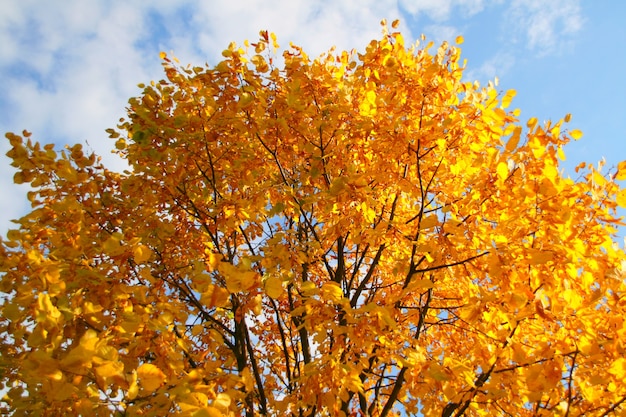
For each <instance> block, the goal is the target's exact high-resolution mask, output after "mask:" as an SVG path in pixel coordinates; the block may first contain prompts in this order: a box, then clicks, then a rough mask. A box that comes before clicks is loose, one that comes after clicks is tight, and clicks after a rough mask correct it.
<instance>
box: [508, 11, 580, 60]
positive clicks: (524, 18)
mask: <svg viewBox="0 0 626 417" xmlns="http://www.w3.org/2000/svg"><path fill="white" fill-rule="evenodd" d="M508 22H509V24H510V26H509V27H510V28H512V32H511V36H512V37H513V40H518V38H519V37H521V38H522V39H523V41H524V42H525V44H526V47H527V48H528V49H529V50H532V51H534V52H535V53H537V54H539V55H545V54H549V53H554V52H559V51H560V50H561V49H562V48H564V47H566V45H567V43H568V42H569V40H570V38H571V36H572V35H573V34H575V33H577V32H578V31H579V30H580V29H581V28H582V26H583V17H582V15H581V8H580V2H579V1H578V0H551V1H543V0H516V1H515V2H513V3H512V5H511V7H510V9H509V12H508Z"/></svg>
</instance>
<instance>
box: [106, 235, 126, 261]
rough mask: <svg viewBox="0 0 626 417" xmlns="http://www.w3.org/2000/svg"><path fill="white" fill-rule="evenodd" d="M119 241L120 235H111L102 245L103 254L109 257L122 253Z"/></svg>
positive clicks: (122, 249)
mask: <svg viewBox="0 0 626 417" xmlns="http://www.w3.org/2000/svg"><path fill="white" fill-rule="evenodd" d="M121 239H122V235H121V234H120V233H113V235H111V237H110V238H108V239H107V240H106V241H105V242H104V243H103V244H102V248H103V249H104V253H106V254H107V255H109V256H118V255H121V254H122V253H124V248H123V247H122V245H121V243H120V240H121Z"/></svg>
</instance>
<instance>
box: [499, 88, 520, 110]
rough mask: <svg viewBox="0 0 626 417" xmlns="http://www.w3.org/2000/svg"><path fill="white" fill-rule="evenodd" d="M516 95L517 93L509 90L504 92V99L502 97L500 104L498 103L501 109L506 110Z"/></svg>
mask: <svg viewBox="0 0 626 417" xmlns="http://www.w3.org/2000/svg"><path fill="white" fill-rule="evenodd" d="M516 94H517V91H515V90H509V91H507V92H506V94H505V95H504V97H502V102H501V103H500V105H501V106H502V108H503V109H506V108H507V107H509V106H510V105H511V101H512V100H513V97H515V95H516Z"/></svg>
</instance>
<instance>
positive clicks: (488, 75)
mask: <svg viewBox="0 0 626 417" xmlns="http://www.w3.org/2000/svg"><path fill="white" fill-rule="evenodd" d="M514 65H515V56H514V55H513V54H512V53H510V52H505V51H501V52H498V53H497V54H496V55H494V56H493V57H491V58H489V59H488V60H487V61H484V62H483V63H482V64H481V65H480V66H479V67H478V68H473V69H471V70H467V71H466V72H465V73H464V74H463V79H464V80H465V81H472V82H473V81H478V82H480V83H481V84H483V85H484V84H486V83H487V82H488V81H493V80H494V79H495V78H496V77H497V78H503V76H504V75H505V74H506V73H507V72H508V71H509V70H510V69H511V68H513V66H514Z"/></svg>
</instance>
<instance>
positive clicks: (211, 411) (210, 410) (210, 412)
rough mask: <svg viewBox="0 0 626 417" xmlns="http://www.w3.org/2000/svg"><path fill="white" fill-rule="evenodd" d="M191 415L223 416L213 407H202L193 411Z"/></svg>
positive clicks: (195, 416) (204, 416) (202, 416)
mask: <svg viewBox="0 0 626 417" xmlns="http://www.w3.org/2000/svg"><path fill="white" fill-rule="evenodd" d="M191 416H192V417H223V416H224V414H223V413H222V412H221V411H220V410H218V409H217V408H215V407H210V406H209V407H203V408H201V409H200V410H198V411H196V412H194V413H193V414H192V415H191Z"/></svg>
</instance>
